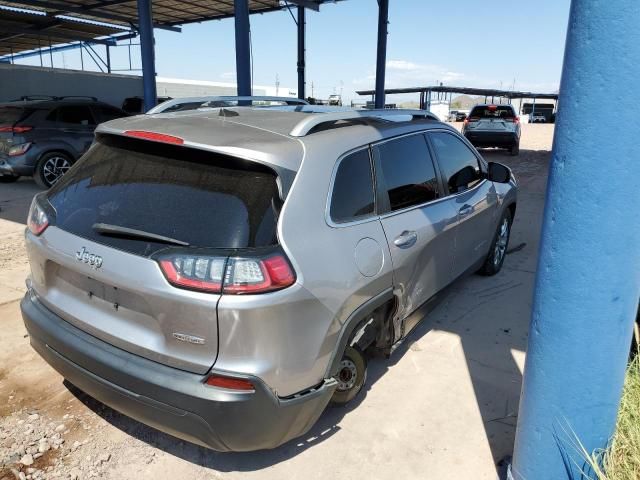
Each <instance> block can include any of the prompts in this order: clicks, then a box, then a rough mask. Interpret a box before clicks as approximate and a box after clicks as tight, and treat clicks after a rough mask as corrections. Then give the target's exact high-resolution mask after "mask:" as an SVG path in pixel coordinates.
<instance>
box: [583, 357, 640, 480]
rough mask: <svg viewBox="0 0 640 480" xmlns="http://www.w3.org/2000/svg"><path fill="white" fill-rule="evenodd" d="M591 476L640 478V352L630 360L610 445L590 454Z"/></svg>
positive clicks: (603, 479)
mask: <svg viewBox="0 0 640 480" xmlns="http://www.w3.org/2000/svg"><path fill="white" fill-rule="evenodd" d="M590 463H591V468H592V469H593V472H594V473H593V474H594V475H595V476H594V477H592V478H593V479H594V480H638V479H640V353H639V354H638V355H636V357H635V358H634V359H633V360H632V361H631V363H630V364H629V367H628V370H627V376H626V379H625V383H624V392H623V394H622V402H621V404H620V411H619V412H618V422H617V425H616V432H615V434H614V436H613V439H612V441H611V444H610V446H609V448H607V449H606V450H603V451H601V452H596V453H594V454H592V455H591V458H590Z"/></svg>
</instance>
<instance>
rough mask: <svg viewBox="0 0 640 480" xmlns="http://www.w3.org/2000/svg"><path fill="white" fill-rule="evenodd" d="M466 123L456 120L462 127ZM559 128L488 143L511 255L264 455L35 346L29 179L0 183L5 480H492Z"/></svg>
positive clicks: (462, 287)
mask: <svg viewBox="0 0 640 480" xmlns="http://www.w3.org/2000/svg"><path fill="white" fill-rule="evenodd" d="M460 125H461V124H457V126H460ZM552 136H553V125H523V136H522V142H521V151H520V155H519V156H517V157H510V156H508V154H506V153H504V152H500V151H491V150H484V151H482V153H483V155H484V156H485V158H487V160H490V161H492V160H493V161H499V162H502V163H505V164H507V165H509V166H511V167H512V168H513V170H514V172H515V175H516V177H517V179H518V181H519V183H520V193H519V202H518V209H517V213H516V219H515V223H514V226H513V233H512V237H511V243H510V248H511V249H512V250H514V251H512V252H511V253H510V255H509V256H508V257H507V259H506V261H505V265H504V268H503V270H502V272H501V273H500V274H498V275H496V276H495V277H490V278H484V277H479V276H471V277H468V278H466V279H463V280H460V281H458V282H457V283H456V284H454V286H453V288H452V289H451V291H450V293H449V294H448V295H447V296H446V298H445V299H444V300H443V301H442V302H441V303H440V305H439V306H438V307H437V308H436V309H435V311H433V312H432V313H431V314H430V315H429V317H428V318H427V319H425V321H424V322H423V323H422V324H421V325H420V327H418V329H417V330H416V331H415V332H414V333H413V334H412V335H411V337H410V338H409V339H408V341H406V342H405V343H404V344H403V345H402V346H401V347H400V348H399V349H398V350H396V352H394V354H393V356H392V357H391V358H390V359H388V360H386V359H373V360H372V361H371V362H370V363H369V376H368V380H367V385H366V387H365V391H364V392H363V393H361V394H360V395H359V397H358V398H357V399H356V401H354V403H353V405H350V406H349V407H347V408H342V409H340V408H330V409H328V410H327V411H325V413H324V414H323V415H322V417H321V418H320V420H319V422H318V423H317V425H316V426H315V427H313V428H312V430H311V431H310V432H309V433H308V434H307V435H305V436H304V437H302V438H300V439H297V440H294V441H291V442H289V443H288V444H286V445H283V446H282V447H280V448H278V449H275V450H272V451H262V452H255V453H245V454H221V453H216V452H213V451H210V450H207V449H204V448H202V447H198V446H195V445H192V444H189V443H187V442H183V441H180V440H177V439H175V438H173V437H170V436H168V435H166V434H163V433H160V432H158V431H156V430H154V429H152V428H149V427H147V426H145V425H142V424H140V423H137V422H135V421H133V420H131V419H129V418H127V417H125V416H123V415H121V414H119V413H118V412H116V411H114V410H112V409H110V408H108V407H106V406H104V405H102V404H100V403H99V402H97V401H95V400H93V399H91V398H89V397H88V396H86V395H85V394H83V393H82V392H80V391H78V390H77V389H75V388H74V387H73V386H72V385H69V384H67V383H66V382H64V381H63V379H62V378H61V377H60V376H59V375H58V374H57V373H56V372H55V371H54V370H53V369H51V368H50V367H49V366H48V365H47V364H46V363H45V362H44V361H43V360H41V359H40V357H39V356H38V355H37V354H36V353H35V352H34V351H33V350H32V349H31V347H30V346H29V338H28V336H27V333H26V331H25V328H24V326H23V324H22V320H21V317H20V311H19V299H20V298H21V297H22V295H23V294H24V290H25V287H24V279H25V277H26V276H27V274H28V264H27V261H26V255H25V251H24V244H23V230H24V223H25V219H26V215H27V210H28V207H29V204H30V202H31V198H32V197H33V195H34V194H35V193H37V192H38V191H39V190H38V189H37V187H36V186H35V184H34V183H33V181H31V180H30V179H21V180H20V181H19V182H17V183H15V184H11V185H9V184H0V327H1V328H2V335H0V480H4V479H13V478H16V479H26V478H29V479H45V478H64V479H66V478H73V479H76V478H77V479H85V478H105V479H122V478H124V479H130V478H135V479H137V480H147V479H153V480H159V479H181V478H189V479H191V478H197V479H231V478H256V479H283V478H305V479H308V480H311V479H316V478H317V479H326V478H336V477H338V476H339V477H340V478H345V479H351V478H369V479H387V478H398V479H399V478H423V479H424V478H429V479H451V478H456V479H493V478H496V475H497V474H499V473H500V472H501V470H502V469H503V467H504V462H503V459H504V458H505V457H507V456H508V455H509V454H510V453H511V451H512V446H513V439H514V433H515V424H516V419H517V411H518V400H519V394H520V384H521V376H522V368H523V364H524V357H525V354H524V350H525V347H526V339H527V330H528V324H529V313H530V308H531V298H532V292H533V281H534V277H535V270H536V263H537V251H538V237H539V230H540V224H541V219H542V209H543V205H544V192H545V185H546V175H547V166H548V162H549V159H550V149H551V141H552Z"/></svg>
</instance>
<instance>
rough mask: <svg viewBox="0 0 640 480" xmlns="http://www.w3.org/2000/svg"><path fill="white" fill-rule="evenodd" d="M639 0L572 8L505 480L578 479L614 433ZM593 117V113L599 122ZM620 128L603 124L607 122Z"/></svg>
mask: <svg viewBox="0 0 640 480" xmlns="http://www.w3.org/2000/svg"><path fill="white" fill-rule="evenodd" d="M638 25H640V3H638V1H637V0H608V1H606V2H603V1H601V0H573V1H572V3H571V11H570V17H569V27H568V32H567V43H566V48H565V57H564V66H563V72H562V83H561V88H560V103H561V105H562V108H561V109H559V111H558V116H557V124H556V130H555V138H554V145H553V155H552V162H551V166H550V175H549V183H548V187H547V201H546V206H545V212H544V221H543V227H542V236H541V246H540V258H539V260H538V269H537V272H538V273H537V278H536V286H535V294H534V304H533V313H532V318H531V327H530V333H529V345H528V349H527V360H526V366H525V371H524V380H523V382H524V384H523V388H522V396H521V399H520V413H519V416H518V427H517V431H516V442H515V450H514V457H513V463H512V465H511V476H512V478H514V479H516V480H525V479H526V480H539V479H554V480H559V479H564V478H576V479H578V478H583V477H582V476H581V474H580V472H579V468H582V469H584V470H585V471H586V470H587V467H586V466H585V464H586V462H585V459H584V458H582V456H581V455H580V454H579V453H578V451H577V449H576V446H577V445H578V441H579V442H580V443H581V444H582V445H583V446H584V448H585V449H586V450H587V451H588V452H592V451H593V450H595V449H598V448H603V447H605V446H606V445H607V442H608V440H609V439H610V437H611V435H612V434H613V432H614V428H615V421H616V414H617V409H618V406H619V402H620V395H621V391H622V385H623V380H624V374H625V366H626V361H627V357H628V354H629V345H630V340H631V334H632V329H633V322H634V318H635V314H636V309H637V308H638V297H639V294H640V250H639V249H638V245H640V193H638V188H637V185H636V182H635V180H636V179H637V178H639V177H640V153H639V151H638V146H637V145H638V142H637V133H636V132H635V129H634V128H632V127H630V126H631V125H633V124H634V122H635V117H636V113H635V112H634V109H626V110H625V109H623V111H621V109H620V105H622V104H624V103H625V101H626V100H628V95H629V85H634V84H635V82H636V81H637V79H638V78H640V29H638ZM594 112H598V113H597V115H594ZM613 118H615V119H616V121H615V122H614V121H610V120H607V121H603V119H613Z"/></svg>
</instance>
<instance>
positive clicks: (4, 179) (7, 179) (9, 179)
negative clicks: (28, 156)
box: [0, 175, 20, 183]
mask: <svg viewBox="0 0 640 480" xmlns="http://www.w3.org/2000/svg"><path fill="white" fill-rule="evenodd" d="M19 178H20V175H0V183H13V182H16V181H18V179H19Z"/></svg>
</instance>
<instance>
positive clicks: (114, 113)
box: [98, 106, 125, 122]
mask: <svg viewBox="0 0 640 480" xmlns="http://www.w3.org/2000/svg"><path fill="white" fill-rule="evenodd" d="M98 112H99V114H100V121H101V122H108V121H109V120H113V119H114V118H120V117H123V116H124V115H125V114H124V112H123V111H122V110H120V109H117V108H114V107H108V106H100V107H98Z"/></svg>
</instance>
